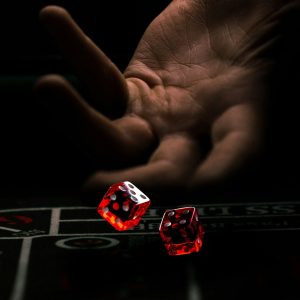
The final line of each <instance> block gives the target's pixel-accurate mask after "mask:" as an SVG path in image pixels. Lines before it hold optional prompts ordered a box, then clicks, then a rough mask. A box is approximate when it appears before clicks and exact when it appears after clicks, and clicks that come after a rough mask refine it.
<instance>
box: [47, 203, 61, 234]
mask: <svg viewBox="0 0 300 300" xmlns="http://www.w3.org/2000/svg"><path fill="white" fill-rule="evenodd" d="M60 212H61V209H60V208H53V209H52V214H51V222H50V230H49V234H50V235H57V234H58V231H59V222H60Z"/></svg>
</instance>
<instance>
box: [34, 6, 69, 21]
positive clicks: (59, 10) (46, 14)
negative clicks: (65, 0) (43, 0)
mask: <svg viewBox="0 0 300 300" xmlns="http://www.w3.org/2000/svg"><path fill="white" fill-rule="evenodd" d="M39 17H40V20H42V21H46V22H47V21H57V20H61V19H65V18H66V17H70V14H69V13H68V11H67V10H66V9H64V8H63V7H61V6H56V5H49V6H46V7H44V8H42V9H41V10H40V13H39Z"/></svg>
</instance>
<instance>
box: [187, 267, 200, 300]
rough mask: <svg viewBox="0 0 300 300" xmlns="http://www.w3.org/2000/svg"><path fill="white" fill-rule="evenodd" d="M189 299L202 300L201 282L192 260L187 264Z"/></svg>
mask: <svg viewBox="0 0 300 300" xmlns="http://www.w3.org/2000/svg"><path fill="white" fill-rule="evenodd" d="M187 280H188V300H202V299H203V297H202V292H201V288H200V282H199V280H198V281H197V275H196V269H195V266H194V265H193V264H192V262H190V263H189V264H188V266H187Z"/></svg>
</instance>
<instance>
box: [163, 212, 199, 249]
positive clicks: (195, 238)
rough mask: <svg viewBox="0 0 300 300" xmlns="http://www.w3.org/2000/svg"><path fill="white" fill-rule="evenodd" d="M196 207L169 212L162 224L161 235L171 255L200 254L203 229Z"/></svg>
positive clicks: (166, 213)
mask: <svg viewBox="0 0 300 300" xmlns="http://www.w3.org/2000/svg"><path fill="white" fill-rule="evenodd" d="M198 221H199V220H198V214H197V211H196V209H195V208H194V207H184V208H178V209H173V210H167V211H166V212H165V214H164V216H163V219H162V222H161V224H160V229H159V231H160V235H161V238H162V240H163V242H164V244H165V247H166V249H167V251H168V253H169V254H170V255H182V254H189V253H192V252H198V251H199V250H200V248H201V246H202V238H203V229H202V227H201V225H200V223H199V222H198Z"/></svg>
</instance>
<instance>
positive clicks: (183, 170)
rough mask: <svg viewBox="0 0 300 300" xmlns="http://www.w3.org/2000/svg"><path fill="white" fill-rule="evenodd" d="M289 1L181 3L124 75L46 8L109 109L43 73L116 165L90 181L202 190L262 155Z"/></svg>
mask: <svg viewBox="0 0 300 300" xmlns="http://www.w3.org/2000/svg"><path fill="white" fill-rule="evenodd" d="M285 2H286V1H279V0H278V1H275V0H274V1H265V2H263V3H262V1H257V0H253V1H251V0H247V1H232V0H225V1H218V0H215V1H214V0H211V1H204V0H174V1H173V2H172V3H171V4H170V5H169V6H168V7H167V8H166V9H165V10H164V11H163V12H162V13H161V14H160V15H159V16H158V17H157V18H156V19H155V20H154V21H153V23H152V24H151V25H150V26H149V28H148V29H147V31H146V32H145V34H144V36H143V37H142V39H141V41H140V43H139V45H138V47H137V50H136V52H135V54H134V55H133V58H132V60H131V62H130V63H129V66H128V67H127V69H126V70H125V72H124V74H121V73H120V71H119V70H118V69H117V68H116V66H115V65H114V64H113V63H112V62H111V61H110V60H109V59H108V58H107V57H106V56H105V54H104V53H103V52H102V51H101V50H100V49H98V47H97V46H96V45H95V44H94V43H93V42H92V41H91V40H90V39H89V38H88V37H87V36H86V35H85V34H84V33H83V32H82V31H81V29H80V28H79V27H78V26H77V25H76V24H75V22H74V21H73V19H72V18H71V16H70V15H69V14H68V13H67V12H66V11H65V10H64V9H62V8H60V7H55V6H50V7H46V8H44V9H43V10H42V11H41V20H42V22H43V23H44V24H45V25H46V27H47V28H48V30H49V31H50V32H51V34H52V35H53V36H54V38H55V39H56V40H57V42H58V44H59V46H60V47H61V49H62V51H63V53H64V55H65V57H66V58H67V59H68V60H69V62H70V63H71V64H72V65H73V67H74V69H75V71H76V72H77V74H78V76H79V78H80V79H81V80H82V81H83V82H84V83H85V84H86V86H87V87H88V88H89V90H90V92H91V95H92V97H93V98H94V99H95V101H97V102H98V103H99V105H98V106H99V107H100V111H98V110H96V109H95V108H93V107H91V106H90V105H89V104H88V103H87V102H86V101H85V100H84V99H83V98H82V97H81V96H80V95H79V94H78V92H77V91H76V90H75V89H74V88H73V87H72V86H71V85H70V84H69V83H68V82H67V81H66V80H65V79H64V78H62V77H60V76H58V75H48V76H45V77H43V78H41V79H40V80H39V81H38V83H37V86H36V88H37V91H38V93H39V95H40V96H41V97H42V98H43V99H44V101H45V102H47V106H48V107H49V110H51V111H52V113H53V114H55V120H56V122H57V124H58V126H60V128H61V129H63V130H65V131H66V133H67V135H68V136H71V137H72V138H73V139H74V141H75V142H76V143H77V144H80V146H82V147H83V148H85V149H86V150H88V151H89V152H90V153H92V154H93V155H94V156H95V157H97V158H98V160H99V162H100V164H101V161H103V162H107V161H111V163H112V164H115V165H114V166H115V168H116V169H115V170H110V171H104V170H102V171H99V172H97V173H96V174H93V175H92V176H91V177H90V179H89V180H88V182H87V184H86V186H87V187H88V188H90V189H96V190H98V189H101V188H102V187H104V188H107V186H108V185H110V184H112V183H114V182H117V181H121V180H129V181H132V182H134V183H135V184H136V185H137V186H140V187H141V188H142V189H150V190H152V189H169V188H171V187H176V188H188V189H197V188H201V186H203V185H206V184H212V183H216V182H220V181H223V180H224V179H226V178H228V177H230V176H232V175H233V174H236V173H237V172H238V171H240V170H241V169H242V168H243V166H245V164H246V163H247V162H249V161H250V160H251V159H253V158H254V157H255V156H256V155H257V154H259V152H260V150H261V148H262V140H263V139H262V137H263V133H264V118H265V117H264V105H265V102H266V101H267V78H268V75H269V73H270V70H271V69H270V66H271V63H272V61H270V60H269V59H268V57H267V56H266V55H265V53H267V51H268V50H269V49H270V48H271V47H272V45H273V42H274V40H275V38H276V37H277V34H278V32H277V31H276V28H277V24H278V22H280V18H281V16H282V15H284V14H286V13H287V11H288V10H289V9H292V8H291V7H292V6H291V1H290V3H289V4H283V3H285ZM108 115H109V116H112V118H109V117H107V116H108ZM142 160H146V163H145V164H139V162H140V161H142ZM124 163H128V165H129V167H126V168H121V169H117V168H118V167H120V166H123V165H124Z"/></svg>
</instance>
